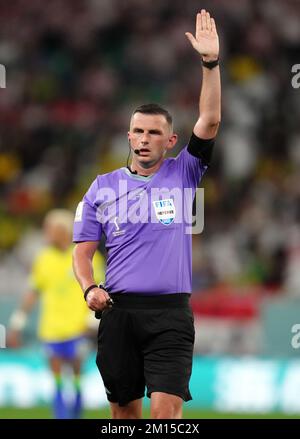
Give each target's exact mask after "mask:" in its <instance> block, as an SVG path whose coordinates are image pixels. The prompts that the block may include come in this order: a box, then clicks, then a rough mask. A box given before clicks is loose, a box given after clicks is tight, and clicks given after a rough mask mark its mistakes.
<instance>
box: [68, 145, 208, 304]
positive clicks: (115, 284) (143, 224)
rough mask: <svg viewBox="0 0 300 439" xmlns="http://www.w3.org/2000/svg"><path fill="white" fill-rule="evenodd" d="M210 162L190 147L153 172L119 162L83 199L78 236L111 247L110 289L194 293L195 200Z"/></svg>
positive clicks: (77, 217)
mask: <svg viewBox="0 0 300 439" xmlns="http://www.w3.org/2000/svg"><path fill="white" fill-rule="evenodd" d="M206 169H207V166H204V165H202V164H201V160H199V159H198V158H196V157H194V156H192V155H191V154H190V153H189V152H188V151H187V147H185V148H184V149H183V150H182V151H181V152H180V153H179V154H178V156H177V157H176V158H168V159H165V160H164V162H163V163H162V165H161V167H160V168H159V170H158V171H157V172H155V173H154V174H153V175H151V176H149V177H142V176H140V175H135V174H132V173H131V172H130V171H129V169H128V168H125V167H124V168H120V169H117V170H115V171H113V172H110V173H108V174H104V175H98V176H97V178H96V179H95V180H94V181H93V183H92V184H91V186H90V188H89V190H88V191H87V193H86V194H85V196H84V197H83V200H82V201H81V202H80V203H79V205H78V207H77V211H76V215H75V221H74V236H73V241H74V242H76V243H78V242H83V241H99V240H100V238H101V235H102V233H104V235H105V238H106V250H107V252H108V258H107V270H106V279H105V287H106V288H107V289H108V291H109V292H110V293H116V292H120V293H140V294H152V295H153V294H170V293H191V289H192V236H191V233H190V232H187V230H189V229H190V228H191V222H192V219H191V215H192V203H193V198H194V195H195V191H196V187H197V186H198V184H199V182H200V180H201V177H202V176H203V174H204V172H205V171H206Z"/></svg>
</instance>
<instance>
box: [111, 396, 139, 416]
mask: <svg viewBox="0 0 300 439" xmlns="http://www.w3.org/2000/svg"><path fill="white" fill-rule="evenodd" d="M142 403H143V399H142V398H140V399H136V400H134V401H130V402H129V403H128V404H126V405H125V406H124V407H121V406H119V404H118V403H115V402H111V403H110V409H111V415H112V419H141V418H142Z"/></svg>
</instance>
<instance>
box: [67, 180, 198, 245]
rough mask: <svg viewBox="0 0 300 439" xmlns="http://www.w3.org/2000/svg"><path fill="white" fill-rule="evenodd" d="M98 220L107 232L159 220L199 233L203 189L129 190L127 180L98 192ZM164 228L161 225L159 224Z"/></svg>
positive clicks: (81, 213) (83, 205)
mask: <svg viewBox="0 0 300 439" xmlns="http://www.w3.org/2000/svg"><path fill="white" fill-rule="evenodd" d="M95 204H96V205H97V206H98V208H97V210H96V220H97V222H99V223H100V224H101V225H102V226H103V227H104V228H105V230H106V232H108V233H112V235H113V236H114V237H115V236H120V235H124V234H125V233H127V230H126V229H127V227H126V225H127V224H139V223H140V224H146V223H151V224H152V225H153V227H154V228H157V227H156V226H157V225H159V224H160V223H161V224H162V225H163V226H165V227H170V226H171V227H173V226H174V225H176V224H182V225H184V233H185V234H188V235H191V234H200V233H201V232H202V231H203V229H204V189H203V188H197V189H193V188H188V187H185V188H179V187H174V188H172V189H169V188H166V187H159V188H157V187H152V188H151V190H148V191H147V190H146V189H144V188H137V189H134V190H130V189H129V188H128V184H127V181H126V180H120V181H119V184H118V188H116V189H113V188H112V187H102V188H100V189H99V190H98V192H97V194H96V202H95ZM85 208H86V209H88V206H86V203H85V202H81V203H79V205H78V207H77V210H76V215H75V222H81V221H83V217H84V215H85ZM159 227H161V226H159Z"/></svg>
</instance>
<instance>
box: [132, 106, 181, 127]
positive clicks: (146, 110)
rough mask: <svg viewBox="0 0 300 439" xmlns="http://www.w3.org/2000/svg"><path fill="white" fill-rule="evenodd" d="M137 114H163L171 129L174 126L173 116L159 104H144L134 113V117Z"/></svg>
mask: <svg viewBox="0 0 300 439" xmlns="http://www.w3.org/2000/svg"><path fill="white" fill-rule="evenodd" d="M135 113H142V114H161V115H162V116H164V117H165V118H166V121H167V122H168V124H169V125H170V127H172V126H173V119H172V116H171V114H170V113H169V112H168V110H166V109H165V108H163V107H161V106H160V105H158V104H144V105H140V106H139V107H137V108H136V109H135V110H134V112H133V113H132V116H134V115H135Z"/></svg>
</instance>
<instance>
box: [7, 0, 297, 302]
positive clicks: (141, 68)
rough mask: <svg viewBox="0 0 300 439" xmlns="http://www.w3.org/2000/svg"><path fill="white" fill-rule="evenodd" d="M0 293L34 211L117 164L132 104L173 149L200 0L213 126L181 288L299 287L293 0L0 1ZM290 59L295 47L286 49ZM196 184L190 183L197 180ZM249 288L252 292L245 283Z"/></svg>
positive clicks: (185, 113) (185, 121) (188, 96)
mask: <svg viewBox="0 0 300 439" xmlns="http://www.w3.org/2000/svg"><path fill="white" fill-rule="evenodd" d="M0 3H1V15H0V28H1V38H0V63H2V64H3V65H5V67H6V73H7V79H6V89H2V90H0V94H1V98H0V120H1V123H0V194H1V200H0V277H1V284H0V294H1V293H2V294H5V295H7V294H16V295H18V294H20V293H21V292H23V290H24V279H25V277H26V273H27V270H28V269H29V267H30V263H31V260H32V255H33V254H34V250H35V248H36V247H37V246H38V245H39V240H40V234H39V231H38V229H39V226H40V225H41V221H42V218H43V216H44V214H45V213H46V212H47V210H49V209H50V208H52V207H68V208H70V209H72V210H74V209H75V208H76V205H77V203H78V201H79V200H80V199H81V197H82V195H83V194H84V192H85V191H86V189H87V187H88V186H89V184H90V182H91V181H92V179H93V178H94V177H95V175H96V174H100V173H104V172H108V171H111V170H113V169H115V168H117V167H120V166H124V165H125V163H126V158H127V154H128V146H127V140H126V132H127V129H128V122H129V117H130V114H131V112H132V110H133V109H134V108H135V107H136V106H137V105H139V104H141V103H147V102H158V103H161V104H162V105H165V106H166V107H167V108H168V109H169V110H170V112H171V113H172V114H173V116H174V125H175V130H176V132H177V133H179V142H178V148H177V150H176V151H174V154H176V153H177V152H178V151H179V150H180V149H181V148H182V146H183V145H184V144H185V143H186V142H187V141H188V140H189V137H190V135H191V130H192V127H193V124H194V122H195V120H196V118H197V111H198V108H197V103H198V95H199V90H200V85H201V65H200V60H199V59H197V56H196V55H195V53H194V52H193V51H192V50H191V47H190V44H189V43H188V41H187V39H186V37H185V35H184V32H185V31H192V32H193V31H194V27H195V24H194V17H195V13H196V12H197V11H198V10H199V9H200V8H202V7H204V8H207V9H208V10H209V11H211V14H212V15H213V16H214V17H215V19H216V23H217V26H218V31H219V34H220V41H221V70H222V83H223V103H222V105H223V110H222V124H221V129H220V132H219V135H218V140H217V143H216V148H215V152H214V160H213V164H212V166H211V168H210V169H209V171H208V172H207V174H206V176H205V178H204V180H203V182H202V184H203V186H204V188H205V228H204V233H202V234H201V235H195V236H194V247H193V252H194V255H193V256H194V261H193V270H194V271H193V273H194V290H195V292H197V291H198V292H199V294H201V292H203V293H204V292H205V291H207V290H209V291H211V290H213V291H215V290H217V289H218V288H219V286H220V285H222V286H223V287H224V288H225V287H226V285H230V289H231V291H237V292H240V293H243V291H244V289H245V288H246V289H247V288H248V287H249V286H253V287H255V288H257V291H259V292H260V291H263V292H265V291H270V292H271V293H273V292H277V291H280V292H281V291H284V292H287V293H288V294H291V295H297V294H298V295H299V294H300V270H299V263H300V228H299V221H300V172H299V169H300V168H299V165H300V128H299V120H300V91H299V90H296V89H294V88H293V87H292V85H291V78H292V74H291V67H292V65H293V64H295V63H299V62H300V58H299V53H300V26H299V18H300V2H298V1H290V0H285V1H282V0H266V1H264V2H261V1H255V0H230V1H228V0H210V1H204V0H203V1H201V2H199V1H198V0H197V1H196V0H189V1H187V2H183V1H182V0H165V1H159V0H142V1H140V0H101V1H98V0H72V1H67V0H51V2H41V1H40V0H30V1H28V0H26V1H25V0H16V1H14V2H3V1H1V2H0ZM297 57H298V58H297ZM202 184H201V185H202ZM255 291H256V290H255Z"/></svg>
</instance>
